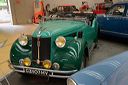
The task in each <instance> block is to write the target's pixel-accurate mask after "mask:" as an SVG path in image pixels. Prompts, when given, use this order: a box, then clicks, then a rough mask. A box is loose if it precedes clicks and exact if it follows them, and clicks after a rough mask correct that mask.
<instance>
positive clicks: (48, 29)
mask: <svg viewBox="0 0 128 85" xmlns="http://www.w3.org/2000/svg"><path fill="white" fill-rule="evenodd" d="M83 26H84V27H85V26H86V25H85V23H84V22H82V21H72V20H49V21H46V22H44V23H41V24H39V26H38V28H37V29H36V30H35V32H34V33H33V37H39V36H40V37H51V36H55V35H64V34H66V33H68V32H73V31H76V30H79V28H81V27H83Z"/></svg>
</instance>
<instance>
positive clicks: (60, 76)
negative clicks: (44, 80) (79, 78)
mask: <svg viewBox="0 0 128 85" xmlns="http://www.w3.org/2000/svg"><path fill="white" fill-rule="evenodd" d="M49 77H54V78H69V77H70V76H62V75H49Z"/></svg>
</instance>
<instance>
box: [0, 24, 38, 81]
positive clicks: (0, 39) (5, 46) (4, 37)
mask: <svg viewBox="0 0 128 85" xmlns="http://www.w3.org/2000/svg"><path fill="white" fill-rule="evenodd" d="M36 27H37V25H35V24H30V25H11V23H2V24H0V79H1V77H3V76H4V75H6V74H8V73H9V72H10V71H11V70H10V68H9V66H8V60H9V52H10V48H11V45H12V43H13V42H14V41H15V40H16V38H18V37H19V36H20V35H21V34H22V33H25V34H32V32H33V31H34V30H35V28H36Z"/></svg>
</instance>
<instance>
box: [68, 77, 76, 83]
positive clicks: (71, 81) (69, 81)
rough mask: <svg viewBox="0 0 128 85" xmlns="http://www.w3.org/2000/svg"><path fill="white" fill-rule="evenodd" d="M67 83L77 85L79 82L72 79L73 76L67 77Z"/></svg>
mask: <svg viewBox="0 0 128 85" xmlns="http://www.w3.org/2000/svg"><path fill="white" fill-rule="evenodd" d="M67 85H77V84H76V82H75V81H74V80H72V79H71V78H68V79H67Z"/></svg>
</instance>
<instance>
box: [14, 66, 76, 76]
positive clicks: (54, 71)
mask: <svg viewBox="0 0 128 85" xmlns="http://www.w3.org/2000/svg"><path fill="white" fill-rule="evenodd" d="M13 66H14V68H15V67H16V68H22V69H24V68H30V69H37V70H43V71H48V72H51V73H62V74H70V73H75V72H77V70H72V71H59V70H47V69H40V68H33V67H25V66H16V65H13ZM17 71H19V70H17Z"/></svg>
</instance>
